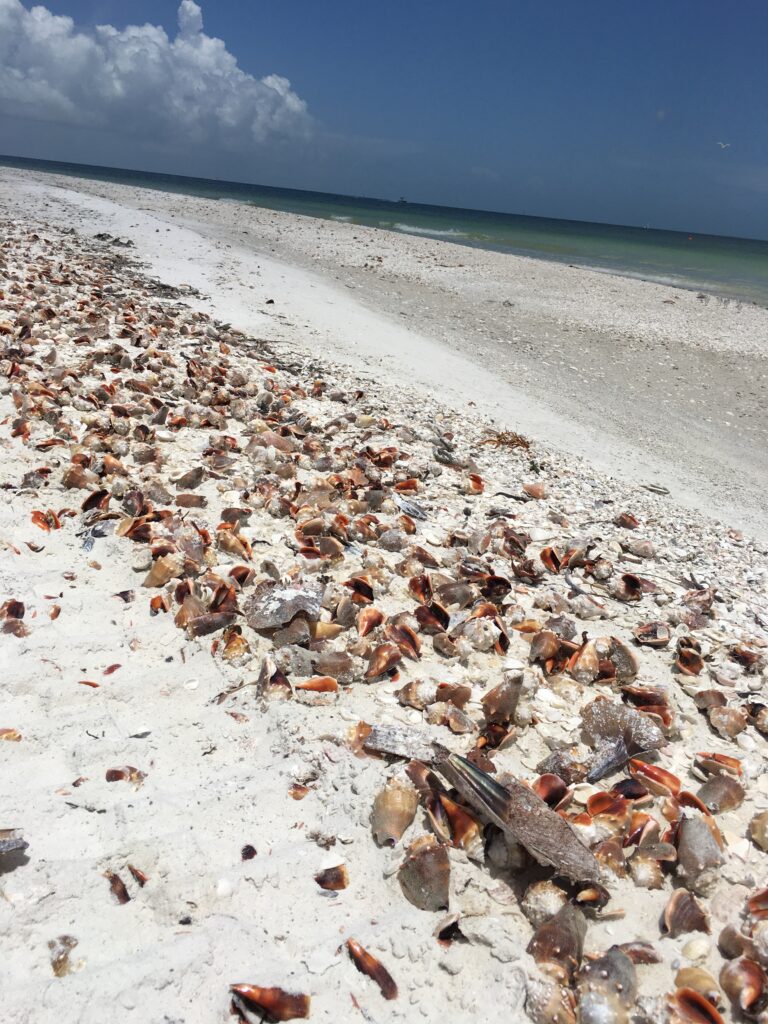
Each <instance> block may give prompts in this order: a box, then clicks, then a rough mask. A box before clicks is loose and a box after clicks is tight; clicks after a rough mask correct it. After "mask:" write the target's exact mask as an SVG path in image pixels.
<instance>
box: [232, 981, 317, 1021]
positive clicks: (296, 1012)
mask: <svg viewBox="0 0 768 1024" xmlns="http://www.w3.org/2000/svg"><path fill="white" fill-rule="evenodd" d="M229 988H230V992H232V993H233V994H234V995H236V996H238V997H239V998H240V999H242V1001H243V1003H244V1005H245V1006H246V1007H247V1008H248V1009H250V1010H255V1011H256V1012H257V1013H261V1014H266V1016H267V1017H268V1018H269V1019H270V1020H275V1021H283V1020H305V1019H306V1018H307V1017H309V1009H310V1002H311V1000H310V997H309V996H305V995H297V994H293V993H291V992H286V991H285V990H284V989H282V988H260V987H259V986H258V985H243V984H237V985H230V986H229Z"/></svg>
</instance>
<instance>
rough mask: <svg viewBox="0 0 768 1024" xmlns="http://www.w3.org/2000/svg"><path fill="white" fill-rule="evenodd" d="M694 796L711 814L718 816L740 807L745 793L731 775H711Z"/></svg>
mask: <svg viewBox="0 0 768 1024" xmlns="http://www.w3.org/2000/svg"><path fill="white" fill-rule="evenodd" d="M696 795H697V796H698V798H699V800H701V801H702V803H703V804H704V805H705V806H706V807H707V809H708V810H709V811H711V812H712V814H720V813H721V812H722V811H733V810H735V809H736V808H737V807H740V806H741V805H742V803H743V802H744V796H745V793H744V789H743V787H742V786H741V785H740V784H739V783H738V782H737V781H736V779H734V778H733V776H732V775H713V776H712V778H710V779H708V780H707V781H706V782H705V783H704V785H703V786H702V787H701V789H700V790H699V792H698V793H697V794H696Z"/></svg>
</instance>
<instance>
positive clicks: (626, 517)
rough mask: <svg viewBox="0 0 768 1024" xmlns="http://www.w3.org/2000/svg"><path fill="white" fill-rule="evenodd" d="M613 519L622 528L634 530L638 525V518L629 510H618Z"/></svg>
mask: <svg viewBox="0 0 768 1024" xmlns="http://www.w3.org/2000/svg"><path fill="white" fill-rule="evenodd" d="M613 521H614V523H615V524H616V526H620V527H622V529H624V530H636V529H637V528H638V526H639V525H640V520H639V519H638V518H637V516H633V515H632V513H631V512H620V513H619V515H617V516H616V518H615V519H614V520H613Z"/></svg>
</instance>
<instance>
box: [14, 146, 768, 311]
mask: <svg viewBox="0 0 768 1024" xmlns="http://www.w3.org/2000/svg"><path fill="white" fill-rule="evenodd" d="M0 165H2V166H7V167H14V168H16V169H20V170H32V171H36V172H39V173H44V174H61V175H63V176H66V177H74V178H86V179H88V180H91V181H103V182H109V183H112V184H118V185H128V186H130V187H137V188H145V189H152V190H153V191H161V192H166V193H168V194H180V195H190V196H197V197H199V198H206V199H218V200H220V201H233V202H239V203H247V204H249V205H253V206H256V207H257V208H259V209H274V210H280V211H282V212H285V213H295V214H299V215H304V216H310V217H315V218H319V219H323V220H333V221H345V222H349V223H352V224H355V225H357V226H359V227H375V228H380V229H383V230H387V231H394V232H396V233H398V234H412V235H417V236H425V237H428V238H435V239H442V240H444V241H450V242H453V243H455V244H457V245H461V246H464V247H467V248H473V249H481V250H487V251H490V252H498V253H505V254H509V255H514V256H524V257H527V258H529V259H537V260H543V261H546V262H550V263H560V264H564V265H573V266H578V267H582V268H584V269H587V270H593V271H595V272H598V273H609V274H615V275H618V276H622V277H630V278H637V279H639V280H643V281H649V282H653V283H656V284H665V285H668V286H670V287H674V288H681V289H685V290H688V291H694V292H701V293H703V294H704V295H708V296H711V297H713V298H716V299H720V300H723V301H729V302H730V301H733V302H741V303H750V304H754V305H758V306H763V307H766V308H768V242H765V241H762V240H759V239H740V238H731V237H728V236H721V235H706V234H693V235H688V234H686V233H685V232H680V231H672V230H665V229H657V228H645V227H632V226H623V225H612V224H602V223H590V222H586V221H583V222H582V221H573V220H559V219H550V218H545V217H532V216H524V215H515V214H507V213H497V212H494V211H487V210H465V209H460V208H451V207H444V206H431V205H428V204H423V203H411V202H408V203H402V202H399V201H389V200H380V199H373V198H364V197H354V196H344V195H334V194H332V193H324V192H309V191H301V190H298V189H282V188H276V187H274V186H260V185H250V184H247V183H241V182H229V181H218V180H215V179H206V178H193V177H188V176H183V175H172V174H165V173H155V172H148V171H138V170H130V169H123V168H109V167H99V166H92V165H87V164H82V165H80V164H72V163H66V162H56V161H46V160H35V159H32V158H28V157H11V156H1V155H0Z"/></svg>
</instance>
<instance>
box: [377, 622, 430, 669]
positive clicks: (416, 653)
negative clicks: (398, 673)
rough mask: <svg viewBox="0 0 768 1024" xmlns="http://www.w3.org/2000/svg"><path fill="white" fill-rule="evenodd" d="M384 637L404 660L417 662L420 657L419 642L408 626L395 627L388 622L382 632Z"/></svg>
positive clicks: (416, 635)
mask: <svg viewBox="0 0 768 1024" xmlns="http://www.w3.org/2000/svg"><path fill="white" fill-rule="evenodd" d="M384 636H385V637H386V638H387V640H391V641H392V643H393V644H395V645H396V646H397V648H398V650H399V651H400V653H401V654H402V655H403V657H404V658H410V660H411V661H418V660H419V658H420V657H421V640H420V639H419V636H418V634H417V633H414V631H413V630H412V629H411V627H410V626H406V625H400V626H396V625H395V624H394V623H393V622H390V624H389V625H388V626H387V628H386V629H385V630H384Z"/></svg>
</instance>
